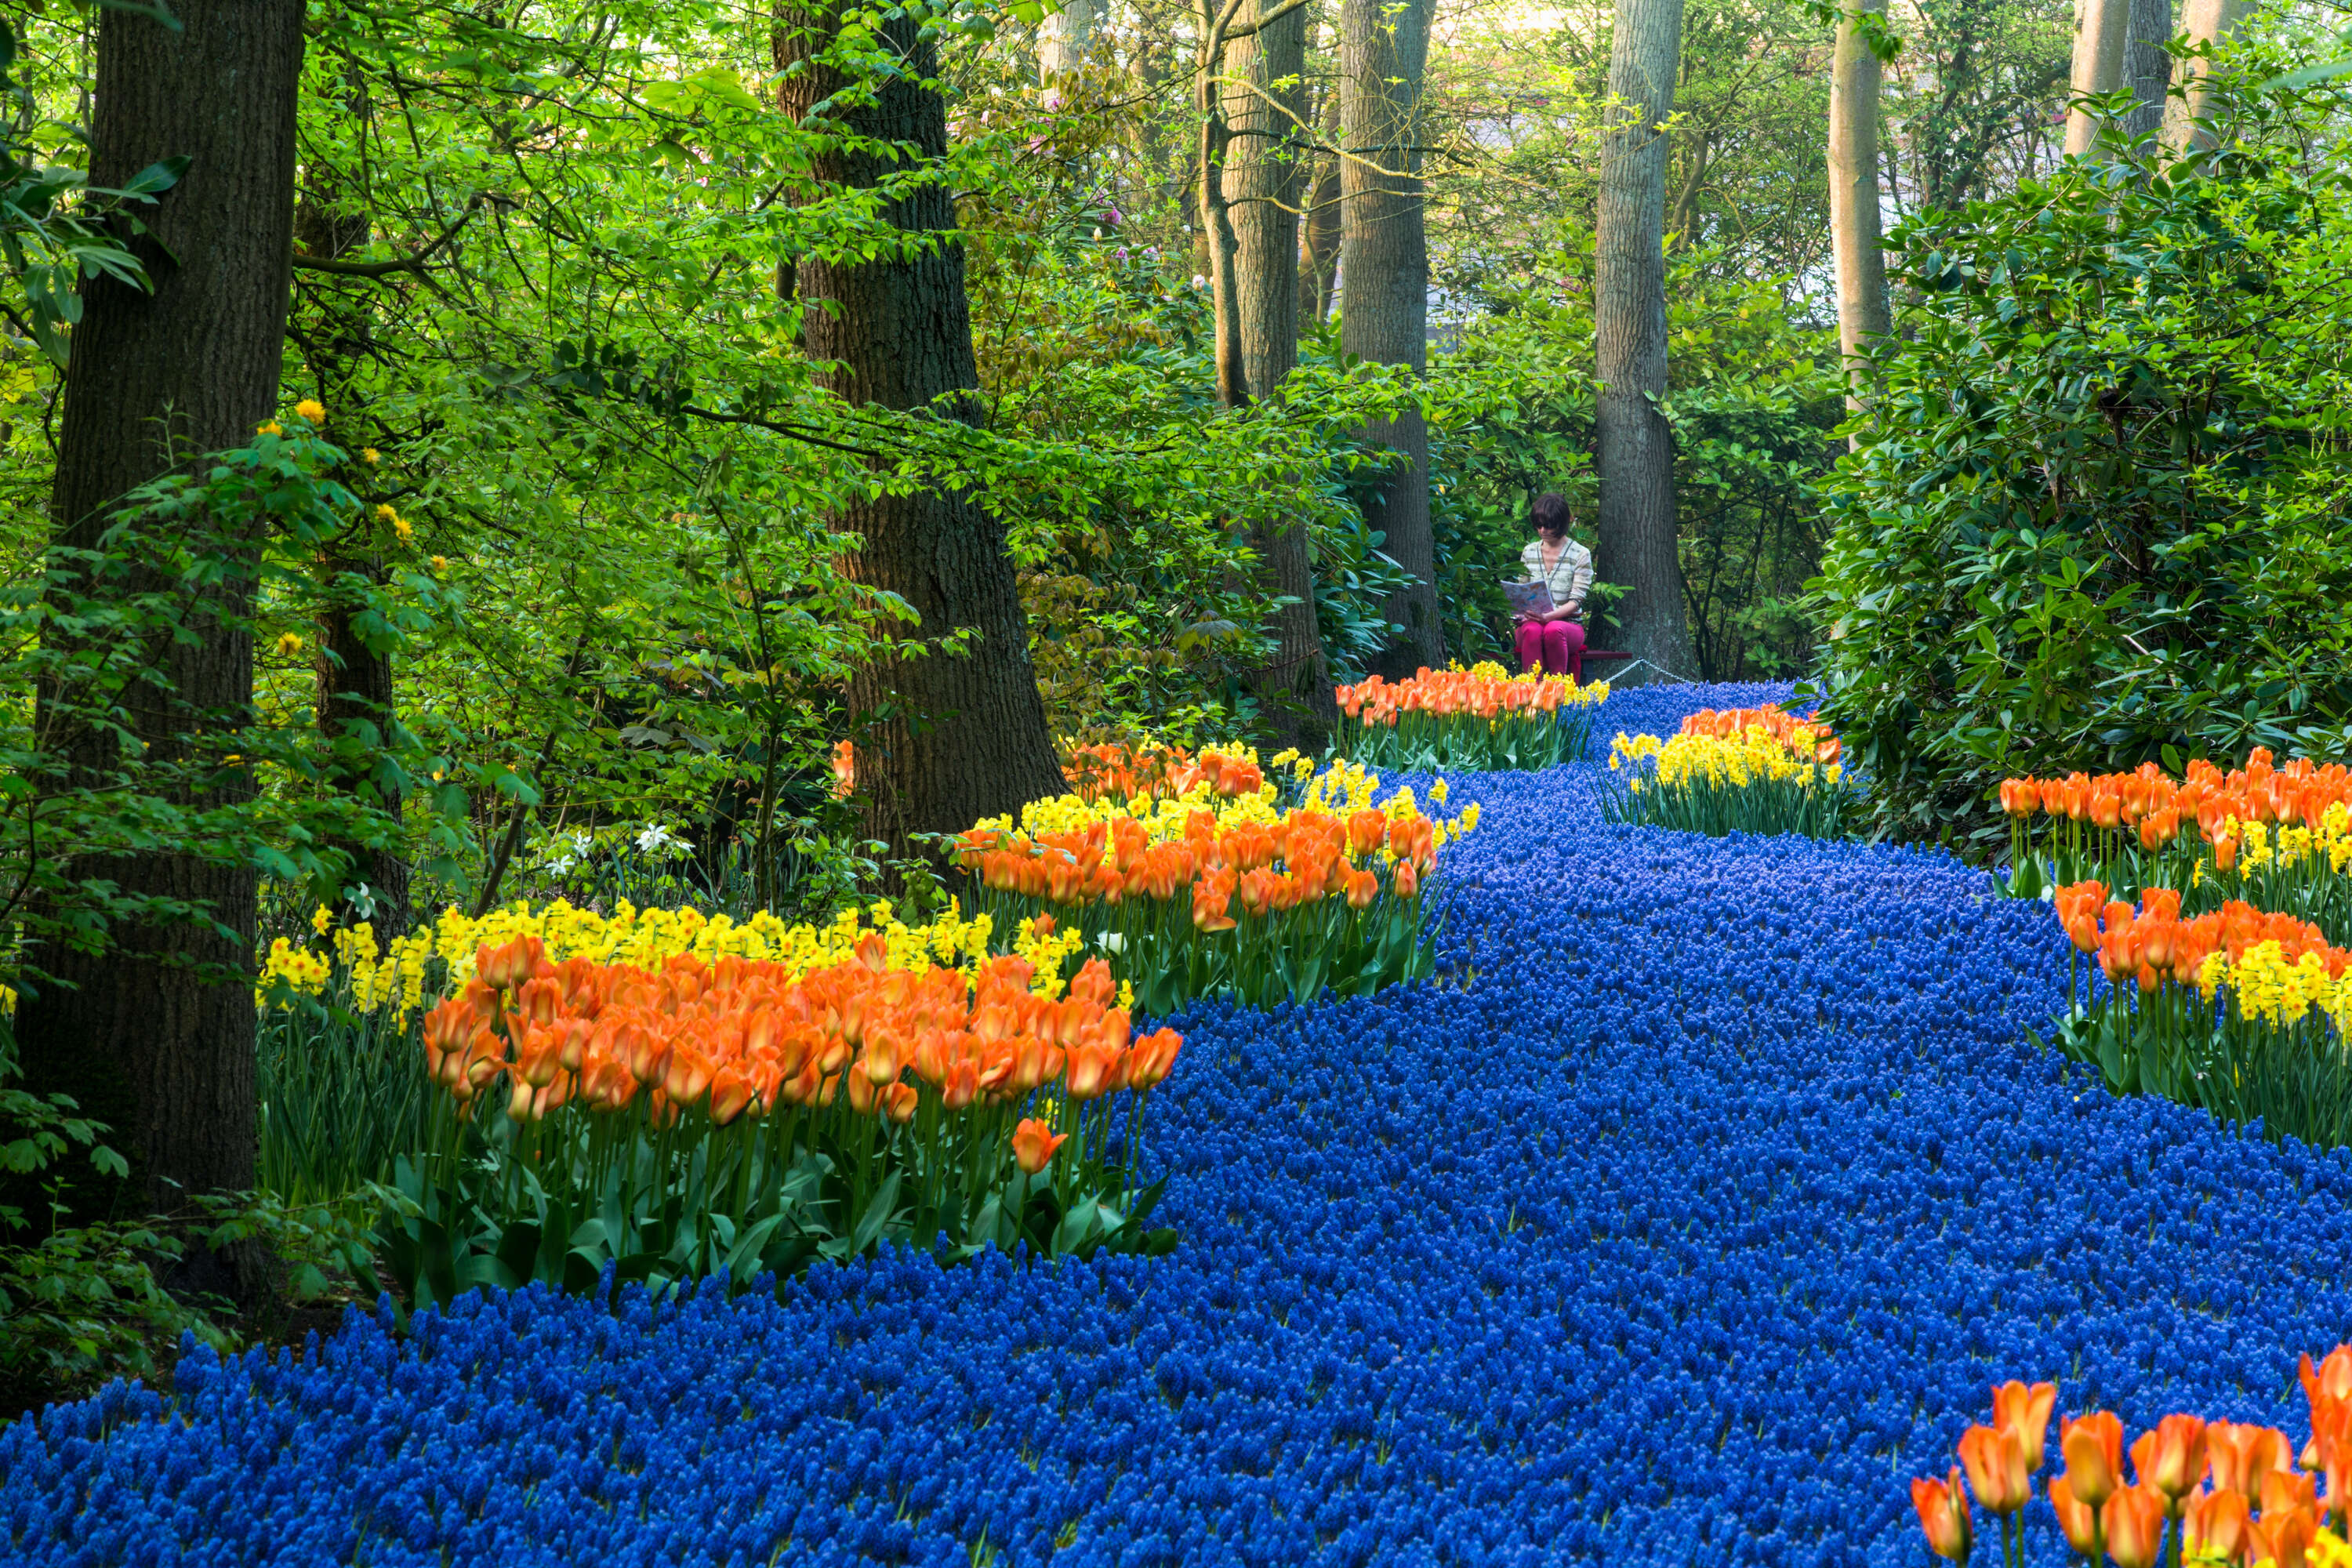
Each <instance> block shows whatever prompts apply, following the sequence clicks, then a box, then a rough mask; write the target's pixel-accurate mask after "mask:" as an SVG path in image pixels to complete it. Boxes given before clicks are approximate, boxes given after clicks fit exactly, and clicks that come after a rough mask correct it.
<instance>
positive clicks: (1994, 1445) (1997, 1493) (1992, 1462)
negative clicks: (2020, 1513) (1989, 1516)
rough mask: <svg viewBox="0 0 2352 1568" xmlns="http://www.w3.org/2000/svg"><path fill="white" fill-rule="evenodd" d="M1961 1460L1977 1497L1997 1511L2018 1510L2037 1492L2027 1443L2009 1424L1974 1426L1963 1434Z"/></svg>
mask: <svg viewBox="0 0 2352 1568" xmlns="http://www.w3.org/2000/svg"><path fill="white" fill-rule="evenodd" d="M1960 1463H1961V1464H1962V1465H1964V1466H1966V1467H1967V1468H1968V1472H1969V1489H1971V1490H1972V1491H1974V1492H1975V1493H1976V1495H1977V1501H1978V1502H1979V1503H1982V1504H1983V1505H1984V1506H1985V1508H1987V1509H1988V1510H1990V1511H1991V1512H1994V1513H1997V1514H2011V1513H2015V1512H2016V1511H2017V1510H2019V1509H2021V1508H2023V1507H2024V1506H2025V1505H2026V1503H2027V1501H2028V1500H2031V1499H2032V1496H2033V1483H2032V1481H2031V1480H2030V1479H2027V1475H2026V1467H2025V1447H2024V1445H2023V1443H2021V1441H2020V1440H2019V1438H2018V1435H2017V1434H2016V1433H2015V1432H2013V1431H2011V1430H2010V1429H2009V1428H2008V1427H2005V1426H2003V1427H1992V1426H1971V1427H1969V1429H1968V1430H1967V1431H1965V1432H1963V1433H1961V1434H1960Z"/></svg>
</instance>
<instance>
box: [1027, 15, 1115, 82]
mask: <svg viewBox="0 0 2352 1568" xmlns="http://www.w3.org/2000/svg"><path fill="white" fill-rule="evenodd" d="M1101 11H1102V5H1101V0H1064V3H1063V4H1062V5H1060V6H1058V7H1056V8H1055V10H1053V11H1050V12H1048V13H1047V14H1046V16H1045V20H1044V21H1043V22H1041V23H1039V24H1038V25H1037V79H1038V80H1040V81H1046V82H1050V81H1052V80H1053V79H1055V77H1064V76H1069V75H1071V74H1073V73H1074V72H1076V71H1077V70H1080V69H1082V68H1084V67H1085V65H1086V63H1087V56H1088V55H1090V54H1091V53H1093V51H1094V47H1095V29H1096V27H1097V25H1099V23H1100V22H1101V19H1102V17H1101Z"/></svg>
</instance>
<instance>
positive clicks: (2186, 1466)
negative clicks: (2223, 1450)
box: [2132, 1415, 2205, 1514]
mask: <svg viewBox="0 0 2352 1568" xmlns="http://www.w3.org/2000/svg"><path fill="white" fill-rule="evenodd" d="M2143 1446H2145V1447H2143ZM2132 1469H2133V1471H2134V1472H2135V1473H2136V1474H2137V1476H2138V1477H2139V1479H2140V1484H2141V1485H2142V1486H2152V1487H2154V1488H2155V1489H2157V1490H2158V1491H2160V1492H2162V1493H2163V1494H2164V1496H2165V1500H2166V1501H2167V1503H2168V1505H2169V1506H2168V1508H2167V1510H2166V1511H2167V1512H2168V1513H2175V1514H2177V1513H2179V1510H2180V1500H2181V1499H2182V1498H2185V1497H2187V1496H2188V1495H2189V1493H2190V1492H2193V1491H2195V1490H2196V1489H2198V1487H2199V1486H2200V1484H2202V1483H2203V1481H2204V1479H2205V1423H2204V1421H2203V1420H2202V1419H2201V1418H2200V1417H2198V1416H2195V1415H2168V1416H2166V1417H2165V1418H2164V1419H2163V1420H2161V1421H2159V1422H2158V1423H2157V1424H2156V1430H2155V1431H2153V1432H2150V1433H2149V1434H2147V1436H2145V1437H2142V1438H2141V1439H2140V1440H2139V1442H2137V1443H2135V1444H2133V1445H2132Z"/></svg>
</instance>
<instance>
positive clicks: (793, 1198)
mask: <svg viewBox="0 0 2352 1568" xmlns="http://www.w3.org/2000/svg"><path fill="white" fill-rule="evenodd" d="M1056 978H1057V977H1048V978H1047V980H1046V983H1045V985H1044V986H1042V987H1041V986H1039V985H1038V984H1035V983H1036V981H1037V980H1038V979H1039V977H1038V976H1037V975H1036V974H1034V973H1033V971H1032V969H1031V966H1030V964H1029V963H1028V962H1027V961H1026V960H1024V959H1023V958H1020V957H1014V956H998V957H992V958H989V959H986V960H984V961H982V963H979V964H978V965H977V967H976V968H975V969H974V970H973V971H971V972H970V973H967V972H965V971H962V970H958V969H950V968H933V969H929V970H928V971H925V972H922V973H910V972H908V971H907V970H904V969H896V968H893V967H891V965H890V963H889V960H888V958H887V954H886V949H885V944H884V942H883V939H882V938H881V937H880V936H879V935H875V936H869V937H867V938H866V940H865V941H864V942H861V943H860V945H859V947H858V950H857V952H856V958H855V959H854V960H853V961H852V962H849V963H836V964H832V965H828V966H825V967H822V968H817V969H814V970H810V971H808V972H806V973H795V972H794V971H793V970H791V969H789V968H786V967H785V966H783V965H782V964H779V963H764V962H758V961H752V960H747V959H742V958H737V957H723V958H720V959H719V961H718V962H716V963H705V962H703V961H702V960H700V959H698V958H696V957H693V956H691V955H681V956H679V957H676V958H673V959H671V960H670V961H669V962H668V963H666V964H665V965H664V966H663V967H662V968H661V969H660V970H659V971H658V972H656V971H650V970H646V969H642V968H638V967H635V966H633V965H629V964H624V963H614V964H600V963H592V962H590V961H588V960H586V959H584V958H572V959H566V960H564V961H563V962H562V963H550V962H549V961H548V959H547V957H546V954H545V952H544V949H543V948H542V947H541V943H540V941H539V939H538V938H536V937H518V938H516V939H514V940H513V941H512V942H508V943H505V944H503V945H502V946H500V947H498V948H495V949H485V950H484V951H483V952H481V954H480V955H479V957H478V961H477V970H476V975H475V978H474V979H473V980H471V981H469V982H468V983H467V984H466V986H465V988H464V990H463V991H462V992H461V993H460V994H457V995H455V996H452V997H450V998H448V999H447V1000H446V1001H444V1002H443V1003H441V1004H440V1005H438V1006H436V1007H435V1008H434V1009H433V1010H432V1012H431V1013H430V1014H428V1015H427V1016H426V1018H425V1030H424V1051H425V1066H426V1068H427V1070H428V1072H429V1074H430V1076H431V1079H432V1082H433V1083H434V1084H435V1085H436V1087H437V1089H438V1090H439V1091H440V1096H441V1098H440V1101H439V1106H438V1110H437V1112H436V1114H435V1115H434V1117H433V1118H432V1126H433V1128H434V1129H435V1136H434V1138H433V1140H432V1143H431V1146H430V1147H428V1148H426V1149H424V1150H421V1151H419V1152H418V1154H417V1157H416V1158H415V1159H414V1160H407V1161H403V1162H402V1163H401V1164H400V1167H399V1173H398V1178H397V1181H396V1183H395V1185H396V1186H397V1187H398V1189H399V1191H400V1194H401V1196H402V1198H403V1199H404V1202H403V1203H402V1204H401V1205H399V1207H398V1209H397V1211H396V1212H395V1214H394V1216H393V1217H392V1218H391V1219H389V1220H387V1222H386V1229H385V1232H384V1246H383V1251H384V1253H385V1256H386V1257H387V1258H388V1259H389V1261H390V1263H391V1265H392V1268H393V1269H394V1274H395V1276H396V1277H397V1278H398V1279H399V1281H400V1283H401V1284H402V1286H403V1287H404V1289H406V1290H407V1291H408V1292H409V1293H410V1295H411V1298H412V1300H415V1302H417V1303H418V1304H424V1303H427V1302H433V1301H440V1302H446V1301H450V1300H455V1299H456V1298H457V1296H458V1295H459V1294H461V1293H463V1292H465V1291H467V1290H469V1289H473V1288H475V1287H477V1286H479V1285H498V1286H504V1287H509V1288H512V1287H516V1286H520V1285H522V1284H525V1283H528V1282H530V1281H531V1280H534V1279H537V1280H544V1281H547V1282H549V1283H553V1284H560V1285H564V1286H567V1287H570V1288H572V1289H584V1288H586V1287H588V1286H591V1285H593V1284H594V1282H595V1281H596V1279H598V1277H599V1274H600V1272H601V1271H602V1270H603V1269H604V1268H605V1267H606V1266H607V1265H608V1264H609V1265H611V1266H613V1267H614V1268H615V1269H616V1270H617V1276H618V1278H620V1279H640V1280H645V1281H647V1282H650V1283H654V1284H657V1285H668V1284H677V1283H682V1282H684V1281H686V1280H688V1279H695V1278H698V1277H701V1276H707V1275H710V1274H716V1273H718V1272H719V1271H720V1270H722V1269H724V1270H725V1271H726V1272H727V1273H728V1274H729V1275H730V1276H731V1277H732V1278H733V1279H735V1280H736V1281H737V1282H739V1283H748V1282H749V1281H750V1280H751V1279H752V1278H753V1277H754V1276H756V1275H758V1274H761V1273H762V1272H769V1273H774V1274H776V1275H778V1276H779V1277H782V1276H788V1275H790V1274H792V1273H793V1272H794V1271H795V1270H796V1269H797V1268H799V1267H800V1266H801V1265H802V1264H803V1263H805V1262H806V1261H808V1260H809V1259H811V1258H819V1257H831V1258H846V1257H848V1256H851V1255H853V1254H856V1253H860V1252H865V1251H867V1250H870V1249H871V1247H873V1246H874V1245H875V1244H876V1243H877V1241H880V1240H887V1239H892V1238H896V1239H898V1240H901V1241H904V1242H907V1243H909V1244H914V1245H920V1246H926V1247H929V1246H933V1245H940V1246H944V1247H946V1248H947V1249H948V1251H949V1252H950V1253H952V1254H956V1255H968V1254H970V1253H971V1252H975V1251H977V1250H979V1249H981V1248H982V1247H987V1246H990V1245H993V1246H995V1247H1000V1248H1002V1249H1004V1250H1008V1251H1009V1250H1011V1249H1012V1248H1013V1247H1014V1246H1015V1245H1016V1244H1019V1243H1024V1242H1025V1243H1026V1244H1027V1245H1028V1246H1029V1247H1030V1248H1031V1249H1032V1250H1033V1251H1035V1252H1039V1253H1075V1254H1078V1255H1081V1256H1084V1255H1087V1254H1090V1253H1092V1252H1094V1251H1096V1250H1097V1249H1102V1248H1108V1249H1110V1250H1113V1251H1139V1250H1152V1249H1156V1248H1160V1247H1165V1246H1166V1245H1168V1244H1169V1243H1170V1242H1171V1241H1172V1239H1173V1235H1172V1233H1171V1232H1166V1231H1160V1232H1154V1231H1150V1230H1148V1229H1147V1228H1146V1222H1147V1220H1148V1218H1149V1216H1150V1213H1151V1210H1152V1207H1153V1205H1154V1204H1155V1203H1156V1202H1157V1199H1158V1196H1159V1191H1160V1189H1159V1187H1158V1185H1157V1184H1144V1182H1143V1178H1142V1174H1141V1154H1142V1147H1143V1145H1142V1134H1143V1130H1144V1126H1145V1122H1146V1110H1147V1107H1148V1103H1149V1100H1150V1093H1151V1091H1152V1089H1155V1088H1157V1087H1158V1086H1159V1085H1160V1083H1162V1082H1163V1081H1165V1080H1166V1079H1167V1077H1168V1075H1169V1073H1170V1071H1171V1069H1172V1068H1173V1067H1174V1066H1175V1063H1176V1058H1177V1053H1178V1052H1179V1050H1180V1049H1181V1047H1182V1044H1183V1042H1182V1040H1181V1037H1179V1036H1178V1035H1177V1034H1176V1033H1175V1032H1174V1031H1173V1030H1170V1029H1164V1028H1163V1029H1160V1030H1157V1031H1155V1032H1153V1033H1151V1034H1150V1035H1148V1036H1145V1037H1140V1038H1138V1037H1135V1034H1134V1031H1133V1026H1132V1025H1131V1023H1130V1021H1129V1015H1128V1013H1127V1012H1126V1010H1125V1009H1123V1008H1121V1007H1119V1006H1118V1005H1115V1004H1114V990H1115V983H1114V982H1113V980H1112V978H1111V974H1110V971H1109V968H1108V965H1107V964H1105V963H1103V961H1102V960H1100V959H1095V960H1093V961H1091V962H1088V963H1086V964H1085V965H1084V966H1083V967H1081V968H1080V969H1079V970H1078V972H1077V973H1076V975H1075V976H1074V977H1073V978H1072V979H1071V980H1070V981H1069V982H1068V985H1067V990H1066V994H1055V995H1049V994H1041V993H1042V992H1048V991H1050V992H1059V991H1060V990H1061V987H1060V986H1059V985H1058V984H1056V983H1055V981H1056ZM935 1238H943V1240H937V1241H935Z"/></svg>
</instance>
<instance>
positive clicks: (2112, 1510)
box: [2100, 1486, 2164, 1568]
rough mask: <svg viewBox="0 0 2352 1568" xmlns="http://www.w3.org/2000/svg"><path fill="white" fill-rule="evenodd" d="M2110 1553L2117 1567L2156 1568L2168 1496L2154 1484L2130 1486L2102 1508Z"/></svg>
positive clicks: (2110, 1499)
mask: <svg viewBox="0 0 2352 1568" xmlns="http://www.w3.org/2000/svg"><path fill="white" fill-rule="evenodd" d="M2100 1519H2101V1521H2103V1522H2104V1523H2105V1525H2106V1538H2107V1555H2108V1556H2109V1557H2111V1558H2113V1559H2115V1563H2116V1568H2156V1562H2157V1558H2158V1555H2159V1553H2160V1552H2162V1550H2163V1546H2164V1497H2163V1494H2162V1493H2160V1492H2158V1490H2157V1489H2155V1488H2154V1487H2148V1486H2138V1487H2126V1488H2124V1489H2122V1490H2120V1491H2118V1492H2116V1495H2115V1496H2113V1497H2111V1498H2109V1499H2108V1500H2107V1503H2106V1507H2105V1508H2104V1509H2102V1510H2100Z"/></svg>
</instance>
